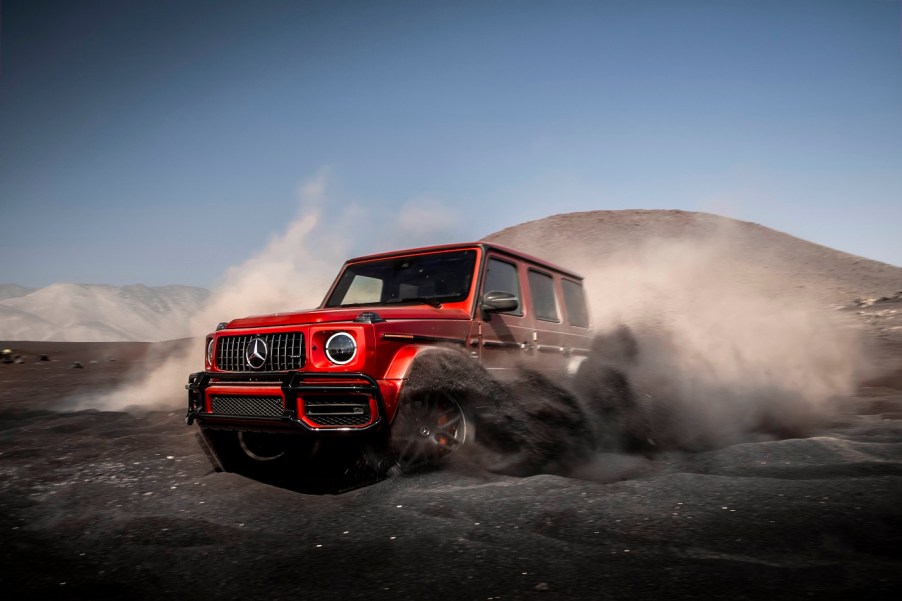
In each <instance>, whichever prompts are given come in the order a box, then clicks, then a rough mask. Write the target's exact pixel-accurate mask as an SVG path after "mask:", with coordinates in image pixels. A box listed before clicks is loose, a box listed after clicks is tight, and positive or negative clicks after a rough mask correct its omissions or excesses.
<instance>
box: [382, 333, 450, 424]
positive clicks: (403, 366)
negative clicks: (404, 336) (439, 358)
mask: <svg viewBox="0 0 902 601" xmlns="http://www.w3.org/2000/svg"><path fill="white" fill-rule="evenodd" d="M432 353H455V354H457V353H459V351H457V350H455V349H452V348H445V347H441V346H435V345H430V344H411V345H408V346H405V347H404V348H401V349H399V350H398V352H397V353H395V356H394V357H392V360H391V363H390V364H389V366H388V369H387V370H386V371H385V377H384V378H383V383H384V384H385V385H386V387H391V388H393V389H394V390H396V391H397V392H396V394H394V395H392V396H393V397H394V398H393V399H391V400H389V399H388V398H386V399H385V401H386V403H385V405H386V407H385V409H386V412H387V413H388V414H389V415H388V417H389V421H394V419H395V413H396V412H397V410H398V404H399V402H400V398H401V392H402V391H403V389H404V384H405V382H406V381H407V379H408V378H409V377H410V369H411V367H412V366H413V364H414V361H416V360H417V359H418V358H419V357H422V356H423V355H427V354H432ZM384 396H386V397H387V395H384Z"/></svg>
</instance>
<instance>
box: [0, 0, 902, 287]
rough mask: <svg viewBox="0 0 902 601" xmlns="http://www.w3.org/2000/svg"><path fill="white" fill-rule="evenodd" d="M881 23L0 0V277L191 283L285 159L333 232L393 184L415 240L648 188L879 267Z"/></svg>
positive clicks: (264, 215) (900, 50)
mask: <svg viewBox="0 0 902 601" xmlns="http://www.w3.org/2000/svg"><path fill="white" fill-rule="evenodd" d="M900 29H902V18H900V1H899V0H798V1H792V0H778V1H768V0H748V1H728V0H722V1H712V2H693V1H684V2H673V1H661V2H657V1H650V0H631V1H626V0H619V1H616V2H613V1H612V2H607V1H604V0H597V1H595V2H529V1H522V2H513V1H509V2H491V1H483V2H463V1H458V2H429V1H411V2H395V1H385V2H378V1H370V2H297V1H296V2H281V1H260V2H227V1H226V2H223V1H194V2H171V1H168V0H163V1H144V2H136V1H127V0H116V1H113V0H110V1H97V0H79V1H77V2H67V1H44V0H5V1H3V3H2V5H0V257H3V260H2V262H0V282H16V283H19V284H23V285H28V286H45V285H48V284H51V283H55V282H81V283H109V284H130V283H143V284H148V285H162V284H189V285H197V286H211V285H213V284H214V283H215V282H216V281H217V280H218V279H219V278H220V277H221V276H222V274H223V272H224V271H225V270H226V269H227V268H228V266H230V265H234V264H236V263H240V262H241V261H243V260H245V259H246V258H248V257H249V256H251V255H253V254H254V253H255V252H258V251H259V250H260V249H262V248H263V247H264V246H266V244H267V241H268V240H269V239H270V238H271V237H273V236H274V235H277V234H278V233H279V232H281V231H282V230H284V228H285V227H286V225H287V224H288V223H289V222H290V221H292V220H293V219H294V218H295V217H296V216H297V215H298V213H299V210H301V206H302V204H303V202H304V201H303V199H302V198H301V197H302V196H303V195H302V194H300V193H299V190H300V189H301V188H303V187H304V185H305V184H309V183H310V182H312V181H315V182H319V183H321V184H323V185H324V192H323V194H322V199H321V200H320V210H321V211H322V217H321V222H322V223H323V224H324V225H323V227H324V228H330V227H333V226H332V224H333V223H336V222H337V221H338V217H337V216H338V215H339V214H341V213H342V212H343V211H347V209H348V207H354V210H356V211H357V212H358V213H359V214H360V215H363V218H362V219H357V220H356V221H355V223H356V226H355V227H354V228H350V230H343V229H342V228H340V227H337V228H335V227H333V229H335V231H334V232H332V231H329V232H328V233H329V235H330V236H347V237H349V238H350V239H352V240H353V244H351V247H352V250H353V251H354V252H355V253H365V252H370V251H376V250H385V249H386V248H385V247H386V246H389V245H391V244H394V243H397V242H398V240H403V239H404V236H397V235H395V236H392V235H390V233H391V231H392V230H393V228H395V227H396V226H397V224H399V223H404V213H405V212H409V210H410V209H411V208H412V207H426V209H427V210H426V211H421V212H420V213H418V214H417V215H423V214H427V215H431V216H432V217H434V219H432V223H427V222H428V221H429V220H428V219H427V220H425V221H423V222H422V228H421V231H420V232H419V233H420V238H421V239H417V240H416V242H417V243H421V242H428V241H435V242H446V241H451V240H452V239H457V240H463V239H477V238H479V237H481V236H483V235H485V234H488V233H491V232H493V231H496V230H498V229H501V228H503V227H507V226H510V225H515V224H517V223H520V222H523V221H527V220H531V219H538V218H541V217H545V216H547V215H551V214H555V213H561V212H570V211H587V210H596V209H629V208H643V209H655V208H664V209H684V210H691V211H696V210H700V211H709V212H716V213H720V214H724V215H728V216H731V217H735V218H739V219H744V220H749V221H754V222H758V223H761V224H763V225H766V226H768V227H772V228H775V229H778V230H781V231H784V232H787V233H790V234H793V235H796V236H799V237H801V238H805V239H807V240H811V241H813V242H817V243H820V244H824V245H827V246H831V247H834V248H837V249H840V250H844V251H847V252H851V253H854V254H859V255H862V256H865V257H868V258H873V259H877V260H882V261H885V262H889V263H892V264H895V265H902V244H900V239H902V235H900V224H902V41H900ZM333 217H335V218H334V219H333ZM418 218H419V217H416V216H415V217H414V218H411V219H414V220H416V219H418ZM411 219H407V222H408V223H407V227H408V228H409V226H410V223H409V222H410V221H411ZM436 222H437V223H436ZM367 224H368V225H367ZM327 231H328V230H327ZM387 232H388V233H387Z"/></svg>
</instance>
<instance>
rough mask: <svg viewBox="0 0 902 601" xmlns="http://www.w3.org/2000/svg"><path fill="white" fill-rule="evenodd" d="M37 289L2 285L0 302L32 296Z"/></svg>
mask: <svg viewBox="0 0 902 601" xmlns="http://www.w3.org/2000/svg"><path fill="white" fill-rule="evenodd" d="M35 290H37V288H26V287H25V286H20V285H18V284H0V300H3V299H5V298H15V297H17V296H25V295H26V294H31V293H32V292H34V291H35Z"/></svg>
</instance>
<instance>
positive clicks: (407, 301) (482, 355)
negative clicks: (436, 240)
mask: <svg viewBox="0 0 902 601" xmlns="http://www.w3.org/2000/svg"><path fill="white" fill-rule="evenodd" d="M589 325H590V324H589V315H588V311H587V308H586V302H585V296H584V293H583V287H582V278H581V277H580V276H579V275H577V274H575V273H572V272H570V271H567V270H565V269H562V268H561V267H557V266H555V265H552V264H550V263H547V262H545V261H542V260H539V259H536V258H534V257H530V256H528V255H525V254H523V253H520V252H517V251H515V250H511V249H509V248H504V247H502V246H498V245H495V244H489V243H484V242H478V243H471V244H453V245H446V246H435V247H429V248H418V249H413V250H404V251H396V252H390V253H383V254H378V255H371V256H366V257H360V258H357V259H351V260H350V261H348V262H347V263H345V265H344V267H343V268H342V270H341V272H340V273H339V274H338V277H337V278H336V280H335V282H334V283H333V284H332V287H331V289H330V290H329V292H328V294H327V295H326V298H325V300H324V301H323V303H322V305H321V306H320V307H319V308H318V309H314V310H310V311H300V312H288V313H276V314H273V315H263V316H255V317H245V318H241V319H235V320H233V321H231V322H228V323H222V324H220V325H219V327H218V328H217V329H216V331H215V332H213V333H211V334H209V335H208V336H207V337H206V357H205V368H204V371H202V372H199V373H194V374H191V375H190V377H189V383H188V385H187V389H188V415H187V420H186V421H187V423H188V424H189V425H190V424H192V423H193V422H197V423H198V424H199V426H200V430H201V434H202V439H203V441H204V442H205V443H206V445H207V447H208V449H209V450H210V451H211V452H212V455H213V458H214V460H215V461H217V462H218V464H219V467H221V469H224V470H227V471H246V470H252V469H254V467H255V466H257V467H262V466H266V465H279V464H281V465H282V466H283V467H284V464H285V462H286V461H288V462H297V461H303V460H305V459H306V458H309V457H310V455H311V454H312V453H315V452H322V446H323V444H326V445H327V448H328V445H329V444H333V445H334V444H336V441H341V442H337V444H339V445H345V446H347V444H348V438H349V437H352V438H356V439H357V440H358V441H360V442H364V443H366V445H368V446H369V448H378V449H380V451H381V456H382V457H390V462H391V464H392V465H398V466H400V467H401V468H402V469H403V468H408V467H415V466H419V465H432V464H435V463H436V462H439V461H441V460H442V459H443V458H444V457H445V456H447V455H448V454H449V453H451V452H453V451H456V450H457V449H459V448H461V447H462V446H465V445H467V444H468V443H470V442H471V441H473V440H474V439H475V435H476V431H477V430H478V427H479V409H478V405H479V403H478V401H477V400H476V398H477V397H479V395H480V394H481V390H480V388H482V389H484V388H485V386H486V384H485V382H486V380H485V379H483V381H482V382H483V383H482V384H474V382H475V380H474V379H473V378H472V377H471V375H469V374H473V373H481V374H491V375H492V376H493V377H494V378H497V379H501V380H503V379H504V378H505V377H506V376H511V375H513V374H514V373H515V371H516V369H517V368H518V367H521V366H524V365H525V366H529V367H532V368H534V369H540V370H541V371H548V370H552V371H561V372H571V373H572V372H573V371H574V370H575V369H576V365H577V364H578V363H579V361H580V360H581V358H583V357H585V356H587V355H588V353H589V348H590V330H589ZM480 365H481V366H480ZM488 385H489V386H490V385H491V383H489V384H488ZM483 391H484V390H483ZM332 448H335V447H334V446H333V447H332Z"/></svg>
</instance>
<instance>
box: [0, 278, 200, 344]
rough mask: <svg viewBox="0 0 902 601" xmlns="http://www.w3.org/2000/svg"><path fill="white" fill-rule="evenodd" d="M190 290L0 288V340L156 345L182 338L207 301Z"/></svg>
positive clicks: (77, 286)
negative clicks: (137, 342)
mask: <svg viewBox="0 0 902 601" xmlns="http://www.w3.org/2000/svg"><path fill="white" fill-rule="evenodd" d="M209 294H210V293H209V291H207V290H205V289H203V288H194V287H190V286H157V287H149V286H143V285H140V284H137V285H133V286H106V285H86V284H53V285H51V286H47V287H46V288H41V289H38V290H34V289H29V288H24V287H22V286H17V285H15V284H3V285H0V339H4V340H56V341H61V342H67V341H69V342H74V341H93V342H114V341H133V340H141V341H158V340H171V339H175V338H181V337H183V336H186V335H187V333H188V332H187V324H188V318H189V317H190V316H191V315H192V314H193V313H194V312H196V311H197V309H198V308H199V307H200V306H201V305H202V304H203V302H204V301H205V300H206V299H207V297H208V296H209Z"/></svg>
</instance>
